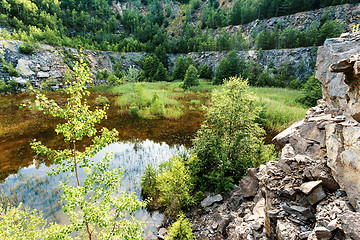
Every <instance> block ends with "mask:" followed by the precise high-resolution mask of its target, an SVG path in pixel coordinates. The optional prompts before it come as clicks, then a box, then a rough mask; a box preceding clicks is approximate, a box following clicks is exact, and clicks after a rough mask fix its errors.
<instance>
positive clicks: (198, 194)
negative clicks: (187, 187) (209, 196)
mask: <svg viewBox="0 0 360 240" xmlns="http://www.w3.org/2000/svg"><path fill="white" fill-rule="evenodd" d="M204 198H205V194H204V193H203V192H202V191H198V192H196V193H195V196H194V202H195V203H196V204H199V203H200V202H201V201H202V200H204Z"/></svg>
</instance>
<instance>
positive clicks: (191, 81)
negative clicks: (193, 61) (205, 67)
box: [182, 65, 200, 89]
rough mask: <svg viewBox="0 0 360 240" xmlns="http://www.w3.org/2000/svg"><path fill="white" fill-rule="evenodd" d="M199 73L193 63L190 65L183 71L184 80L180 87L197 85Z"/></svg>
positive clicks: (198, 83)
mask: <svg viewBox="0 0 360 240" xmlns="http://www.w3.org/2000/svg"><path fill="white" fill-rule="evenodd" d="M199 85H200V82H199V75H198V71H197V70H196V68H195V67H194V66H193V65H190V66H189V68H188V70H187V71H186V73H185V78H184V82H183V84H182V88H184V89H188V88H190V87H193V86H199Z"/></svg>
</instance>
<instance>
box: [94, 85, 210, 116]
mask: <svg viewBox="0 0 360 240" xmlns="http://www.w3.org/2000/svg"><path fill="white" fill-rule="evenodd" d="M200 81H201V85H200V86H197V87H192V88H190V89H188V90H184V89H182V88H181V87H180V85H181V82H179V81H175V82H154V83H149V82H141V83H127V84H123V85H119V86H107V87H94V88H93V89H92V90H93V91H96V92H100V93H105V92H106V93H111V94H116V95H118V96H117V97H116V100H115V106H116V107H118V108H119V113H120V114H130V115H132V116H134V117H140V118H145V119H156V118H166V119H173V120H176V119H178V118H180V117H181V116H182V115H184V113H185V112H186V111H189V110H199V109H200V107H201V105H202V104H206V100H207V98H208V97H207V95H208V93H209V92H210V91H211V90H213V89H214V88H215V87H216V86H213V85H211V84H209V83H208V82H207V81H206V80H203V79H201V80H200Z"/></svg>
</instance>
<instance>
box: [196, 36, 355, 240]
mask: <svg viewBox="0 0 360 240" xmlns="http://www.w3.org/2000/svg"><path fill="white" fill-rule="evenodd" d="M359 39H360V35H357V34H350V35H348V36H344V37H343V38H339V39H332V40H329V41H327V44H326V45H325V46H323V47H321V48H320V49H319V51H318V54H319V55H320V56H321V57H319V58H318V61H317V74H316V76H317V78H318V80H319V81H320V82H321V83H322V86H323V89H324V100H319V101H318V106H316V107H313V108H311V109H309V111H308V112H307V113H306V116H305V118H304V119H303V120H301V121H299V122H297V123H294V124H293V125H292V126H291V127H289V128H288V129H286V130H285V131H284V132H282V133H280V134H279V135H277V136H276V137H275V138H274V139H273V142H274V144H275V146H276V148H277V150H279V158H278V160H277V161H270V162H268V163H267V164H266V165H262V166H260V167H259V168H257V169H249V170H248V172H247V175H246V176H245V177H244V178H243V179H242V180H241V181H240V182H239V184H238V187H237V188H236V189H235V190H234V191H233V192H232V193H231V194H230V196H229V197H228V198H226V199H225V200H223V197H221V196H211V195H210V196H208V197H207V198H206V199H205V200H204V201H203V202H202V204H203V205H204V206H203V207H202V208H199V209H197V211H193V212H192V213H193V214H192V215H191V216H190V217H191V218H192V221H193V223H194V226H193V230H194V233H195V236H196V238H197V239H202V240H206V239H234V240H235V239H280V240H298V239H310V240H330V239H339V240H340V239H346V240H351V239H354V240H357V239H360V140H359V139H360V122H359V121H360V108H359V107H358V103H359V101H358V99H359V96H360V54H359V52H360V51H359V50H360V49H359V42H358V41H359ZM327 55H329V57H327ZM333 87H337V88H338V89H339V90H333Z"/></svg>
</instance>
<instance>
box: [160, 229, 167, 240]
mask: <svg viewBox="0 0 360 240" xmlns="http://www.w3.org/2000/svg"><path fill="white" fill-rule="evenodd" d="M167 233H168V230H167V229H166V228H160V229H159V231H158V238H159V239H165V235H166V234H167Z"/></svg>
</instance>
